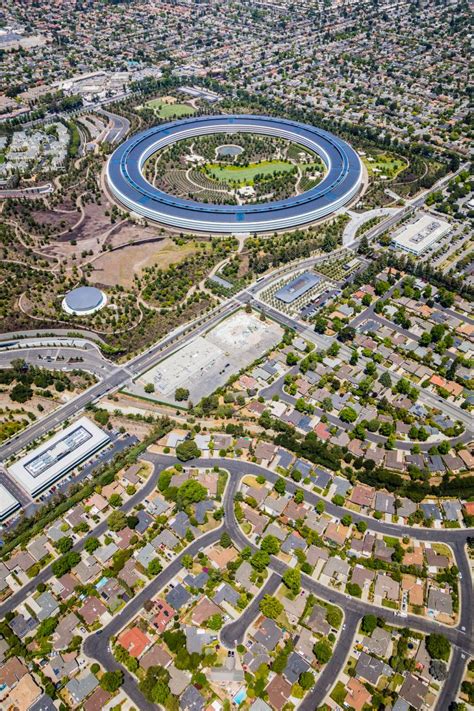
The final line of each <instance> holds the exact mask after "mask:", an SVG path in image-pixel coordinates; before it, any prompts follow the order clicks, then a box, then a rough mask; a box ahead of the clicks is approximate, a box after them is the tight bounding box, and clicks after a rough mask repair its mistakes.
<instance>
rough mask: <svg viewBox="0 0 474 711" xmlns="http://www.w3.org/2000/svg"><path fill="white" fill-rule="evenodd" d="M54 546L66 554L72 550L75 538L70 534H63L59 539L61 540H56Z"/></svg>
mask: <svg viewBox="0 0 474 711" xmlns="http://www.w3.org/2000/svg"><path fill="white" fill-rule="evenodd" d="M54 546H55V548H56V550H57V551H59V553H62V554H64V553H67V552H68V551H70V550H71V548H72V546H73V540H72V538H71V537H70V536H63V537H62V538H60V539H59V541H56V543H55V544H54Z"/></svg>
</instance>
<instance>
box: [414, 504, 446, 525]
mask: <svg viewBox="0 0 474 711" xmlns="http://www.w3.org/2000/svg"><path fill="white" fill-rule="evenodd" d="M420 509H421V510H422V511H423V514H424V516H425V518H432V519H433V521H442V520H443V516H442V515H441V511H440V509H439V506H438V505H437V504H433V503H429V502H427V503H421V504H420Z"/></svg>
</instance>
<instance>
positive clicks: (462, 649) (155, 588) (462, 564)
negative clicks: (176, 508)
mask: <svg viewBox="0 0 474 711" xmlns="http://www.w3.org/2000/svg"><path fill="white" fill-rule="evenodd" d="M143 458H144V459H145V460H147V461H150V462H152V463H153V464H154V468H155V469H154V472H153V474H152V476H151V477H150V478H149V479H148V481H147V484H146V488H147V489H148V491H150V490H151V489H152V488H153V487H154V485H155V483H156V481H157V478H158V475H159V473H160V471H162V470H163V469H164V468H166V467H169V466H170V465H172V464H174V463H176V462H177V461H178V460H177V459H176V457H174V456H172V455H164V454H163V455H162V454H153V453H150V452H147V453H146V454H145V455H143ZM192 465H193V466H196V467H201V468H203V467H212V466H219V467H220V468H222V469H225V470H227V471H228V472H229V475H230V476H229V480H228V482H227V484H226V489H225V493H224V496H223V507H224V514H225V515H224V522H223V523H222V524H221V525H220V526H219V527H218V528H216V529H214V530H213V531H211V532H209V533H207V534H204V535H202V536H200V537H199V538H198V539H196V540H195V541H193V542H192V543H191V544H190V545H189V546H187V547H186V548H185V549H184V550H183V551H182V552H181V553H180V554H179V555H178V556H177V557H176V558H175V559H174V560H173V561H172V562H171V563H170V564H169V565H168V566H167V567H166V568H165V569H164V570H163V571H162V572H161V573H159V574H158V575H157V576H156V577H155V578H154V579H153V580H152V581H151V582H150V583H149V584H148V585H147V586H146V587H145V588H144V589H143V590H142V591H141V592H140V593H139V594H138V595H137V596H136V597H134V598H133V599H132V600H131V601H130V602H129V603H128V604H127V605H126V607H125V608H124V609H123V610H122V611H121V613H120V615H119V616H116V617H115V618H113V620H112V621H111V622H110V623H109V624H108V625H106V626H105V627H104V628H103V629H102V630H100V631H99V632H97V633H95V634H93V635H91V636H90V637H88V638H87V640H86V642H85V644H84V650H85V653H86V654H87V656H89V657H92V658H94V659H96V660H97V661H98V662H100V663H101V664H102V665H103V666H104V668H105V669H107V670H113V669H118V668H122V667H121V665H120V664H118V663H117V662H116V660H115V659H114V657H113V655H112V653H111V651H110V640H111V639H112V638H113V637H115V636H116V635H117V634H118V633H119V631H120V630H121V629H122V628H123V627H125V626H126V625H127V624H128V622H130V620H131V619H133V617H135V616H136V614H137V613H138V611H139V610H140V609H141V608H142V606H143V604H144V602H145V601H146V600H148V599H151V598H152V597H153V596H154V595H156V594H157V593H158V592H159V591H160V590H161V589H162V588H163V587H165V586H166V585H168V583H169V582H170V581H171V580H172V578H173V577H174V575H176V573H177V572H178V571H179V570H180V568H181V560H182V557H183V555H185V554H186V553H190V554H191V555H195V554H196V553H197V552H198V551H200V550H203V549H204V548H206V547H207V546H209V545H211V544H212V543H215V542H216V541H217V540H219V538H220V536H221V534H222V532H223V531H227V532H228V533H229V535H230V536H231V538H232V541H233V543H234V545H235V546H236V547H237V548H239V549H242V548H244V547H246V546H250V548H251V549H252V550H254V551H255V550H257V547H256V546H255V545H254V544H253V543H252V542H251V541H249V539H248V538H247V537H246V536H245V535H244V534H243V532H242V530H241V529H240V526H239V524H238V523H237V520H236V518H235V513H234V496H235V494H236V492H237V490H238V488H239V486H240V482H241V479H242V477H243V476H244V475H246V474H253V475H256V476H258V475H259V474H260V475H263V476H265V478H266V479H267V480H268V481H270V482H274V481H276V479H277V478H279V477H278V475H277V474H275V473H274V472H272V471H270V470H268V469H266V468H265V467H261V466H259V465H256V464H252V463H242V462H240V461H235V460H231V459H225V458H221V457H216V458H210V459H196V460H193V461H192ZM286 484H287V491H289V492H290V493H294V492H295V491H296V490H302V491H303V493H304V497H305V501H306V502H308V503H309V504H311V505H315V504H316V503H317V502H318V501H320V500H321V497H320V496H318V495H317V494H314V493H313V492H309V491H306V490H305V489H304V487H301V486H299V485H297V484H295V483H294V482H292V481H290V480H286ZM144 488H145V487H144ZM144 496H145V494H144V489H142V490H140V491H139V492H137V494H136V495H135V496H134V497H133V499H134V501H133V504H132V500H130V501H129V502H127V509H130V508H131V505H135V504H136V503H138V501H139V500H140V499H141V498H143V497H144ZM325 503H326V510H327V511H328V513H330V514H332V515H334V516H337V517H340V516H342V515H343V514H344V513H346V512H347V510H345V509H344V508H341V507H338V506H335V505H334V504H330V503H328V502H325ZM351 515H352V516H353V520H354V521H357V520H360V519H364V520H365V521H366V522H367V523H368V528H369V529H372V530H374V531H376V532H379V533H384V534H388V535H398V536H403V535H405V534H407V535H415V536H416V537H417V538H418V539H419V540H427V541H436V540H442V541H443V542H445V543H449V545H451V546H452V548H453V552H454V555H455V558H456V564H457V566H458V568H459V570H460V571H461V573H462V580H461V585H460V587H461V596H460V598H461V610H460V616H459V622H458V625H457V626H456V627H447V626H445V625H440V624H439V623H437V622H434V621H432V620H429V619H426V618H423V617H421V616H416V615H408V616H406V617H401V616H400V615H399V614H397V613H396V612H394V611H393V610H390V609H388V608H385V607H378V606H374V605H371V604H370V603H366V602H363V601H362V600H360V599H358V598H354V597H351V596H349V595H347V594H345V593H342V592H340V591H338V590H335V589H332V588H328V587H326V586H325V585H323V584H322V583H319V582H317V581H316V580H313V578H311V577H309V576H308V575H305V574H303V575H302V586H303V588H304V589H305V590H307V591H308V592H310V593H313V594H314V595H315V596H317V597H319V598H320V599H322V600H325V601H327V602H330V603H332V604H334V605H338V606H339V607H341V608H342V610H343V611H344V627H343V630H341V633H340V634H339V637H338V640H337V642H336V644H335V647H334V650H333V655H332V657H331V660H330V661H329V662H328V664H327V665H326V666H325V667H324V669H323V671H322V672H321V674H320V675H319V676H318V677H317V681H316V684H315V686H314V687H313V689H312V690H311V691H310V692H309V693H308V694H307V695H306V697H305V699H304V700H303V702H302V704H301V707H300V708H301V709H303V711H313V710H314V709H315V708H316V707H317V706H318V705H319V704H321V703H322V702H323V700H324V698H325V696H326V694H327V693H328V691H329V690H330V688H331V686H332V682H333V681H334V680H335V679H336V678H337V674H338V673H339V671H340V670H341V668H342V667H343V665H344V663H345V660H346V658H347V655H348V653H349V652H350V650H351V647H352V641H353V637H354V634H355V632H356V630H357V627H358V624H359V622H360V620H361V618H362V617H363V616H364V615H365V614H369V613H372V614H373V613H374V612H375V614H377V616H379V617H381V618H383V619H384V620H386V622H388V623H389V624H391V625H393V626H397V627H405V626H408V627H410V628H411V629H414V630H417V631H419V632H422V633H424V634H430V633H433V632H440V631H441V632H442V634H443V635H445V637H446V638H447V639H449V641H450V642H451V644H452V655H451V664H450V672H451V673H450V676H449V678H448V680H447V681H446V682H445V684H444V686H443V690H442V692H441V694H440V696H439V699H438V702H437V706H436V708H437V709H442V708H445V705H446V703H449V702H450V701H451V700H452V699H454V698H455V695H456V693H457V690H458V688H459V684H460V682H461V680H462V675H463V671H464V664H463V661H465V658H466V655H471V654H473V653H474V644H473V641H472V639H471V629H472V616H473V606H472V604H471V601H472V586H471V575H470V568H469V563H468V560H467V557H466V554H465V549H464V547H465V543H466V539H467V537H468V531H466V530H464V531H463V530H459V529H458V530H448V531H445V530H443V531H436V530H431V529H428V530H423V529H418V528H412V527H409V526H397V525H395V524H387V523H384V522H382V521H377V520H375V519H368V518H367V517H363V516H360V515H357V514H354V513H353V512H351ZM91 533H94V534H95V532H91ZM269 569H270V570H271V573H270V577H269V578H268V579H267V581H266V583H265V584H264V586H263V587H262V589H261V590H260V591H259V593H258V595H257V596H256V597H255V598H254V599H253V600H252V601H251V603H250V604H249V605H248V607H247V608H246V609H245V610H244V612H243V613H242V614H241V615H240V617H239V618H238V619H237V620H235V621H234V622H232V623H230V624H228V625H227V626H226V627H224V628H223V629H222V631H221V641H222V643H223V644H224V646H226V647H228V648H232V647H235V645H236V644H239V643H241V641H243V639H244V637H245V633H246V630H247V629H248V627H249V626H250V624H251V623H252V621H253V620H254V619H255V617H256V615H257V614H258V604H259V602H260V599H261V598H262V597H263V595H265V594H266V593H268V594H271V593H272V592H274V591H275V590H276V589H277V587H278V585H279V582H280V579H281V576H282V575H283V574H284V572H285V570H286V569H287V565H286V564H285V563H284V562H283V561H281V560H279V559H278V558H275V557H274V556H272V557H271V562H270V566H269ZM17 604H18V603H17ZM1 611H2V609H1V608H0V612H1ZM342 631H343V632H344V634H342ZM123 671H124V684H123V688H124V690H125V691H126V693H127V694H128V695H129V696H130V698H131V699H132V701H133V702H134V703H135V704H137V705H138V707H139V708H140V709H146V710H148V709H150V711H151V709H153V708H156V707H155V706H153V705H152V704H151V705H150V704H148V702H147V701H146V700H145V699H144V698H143V696H142V694H141V692H140V690H139V688H138V684H137V681H136V679H135V678H134V677H133V676H132V675H131V674H130V673H129V672H128V671H127V670H126V669H123Z"/></svg>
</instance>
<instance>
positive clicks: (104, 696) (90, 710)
mask: <svg viewBox="0 0 474 711" xmlns="http://www.w3.org/2000/svg"><path fill="white" fill-rule="evenodd" d="M111 698H112V695H111V694H110V693H109V692H108V691H105V689H101V688H100V687H99V688H98V689H96V690H95V691H94V692H93V693H92V694H91V695H90V696H89V698H88V699H87V701H85V702H84V711H102V709H103V708H104V706H105V705H106V704H107V703H108V702H109V701H110V699H111Z"/></svg>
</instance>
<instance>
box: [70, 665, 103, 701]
mask: <svg viewBox="0 0 474 711" xmlns="http://www.w3.org/2000/svg"><path fill="white" fill-rule="evenodd" d="M98 685H99V682H98V681H97V677H96V676H95V675H94V674H92V673H91V672H88V673H86V674H85V675H82V676H81V677H75V678H74V679H71V681H69V682H68V683H67V684H66V689H67V691H68V693H69V695H70V697H71V699H72V701H73V703H74V705H75V706H79V704H81V703H82V702H83V701H84V699H86V698H87V697H88V696H89V695H90V694H92V692H93V691H94V689H96V688H97V687H98Z"/></svg>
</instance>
